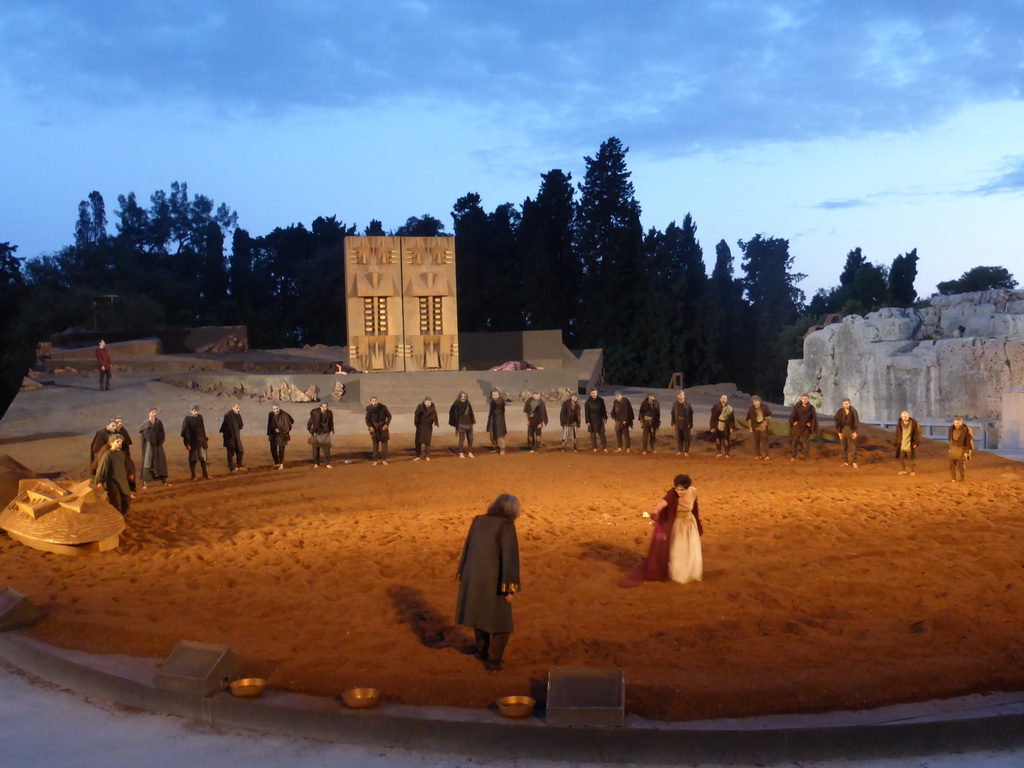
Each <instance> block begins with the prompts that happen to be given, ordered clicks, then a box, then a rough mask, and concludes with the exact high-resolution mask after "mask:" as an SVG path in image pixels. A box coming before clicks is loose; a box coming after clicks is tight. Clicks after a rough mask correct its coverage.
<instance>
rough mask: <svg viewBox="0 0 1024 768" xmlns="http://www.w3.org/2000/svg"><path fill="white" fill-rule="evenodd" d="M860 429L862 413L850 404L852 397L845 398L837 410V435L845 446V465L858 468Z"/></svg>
mask: <svg viewBox="0 0 1024 768" xmlns="http://www.w3.org/2000/svg"><path fill="white" fill-rule="evenodd" d="M859 429H860V415H859V414H858V413H857V409H856V408H854V407H853V406H852V405H850V398H848V397H844V398H843V407H842V408H840V409H839V410H838V411H836V435H838V436H839V442H840V443H842V446H843V466H844V467H848V466H850V465H851V464H852V465H853V468H854V469H857V430H859Z"/></svg>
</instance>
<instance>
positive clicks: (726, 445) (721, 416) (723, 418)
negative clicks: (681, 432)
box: [710, 395, 736, 459]
mask: <svg viewBox="0 0 1024 768" xmlns="http://www.w3.org/2000/svg"><path fill="white" fill-rule="evenodd" d="M710 426H711V434H712V435H713V436H714V438H715V448H716V449H718V453H717V454H716V458H722V456H725V458H727V459H728V458H729V449H730V448H731V446H732V433H733V432H735V431H736V414H735V413H734V412H733V409H732V406H731V405H729V398H728V397H727V396H725V395H722V396H721V397H720V398H718V402H717V403H715V404H714V405H713V406H711V423H710Z"/></svg>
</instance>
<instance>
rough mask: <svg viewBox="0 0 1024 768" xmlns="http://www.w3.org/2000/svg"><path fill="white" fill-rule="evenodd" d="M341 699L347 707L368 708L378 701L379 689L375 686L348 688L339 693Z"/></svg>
mask: <svg viewBox="0 0 1024 768" xmlns="http://www.w3.org/2000/svg"><path fill="white" fill-rule="evenodd" d="M341 700H342V701H343V702H345V706H346V707H348V708H349V709H370V707H376V706H377V703H378V702H379V701H380V691H378V690H377V689H376V688H349V689H348V690H347V691H344V692H343V693H342V694H341Z"/></svg>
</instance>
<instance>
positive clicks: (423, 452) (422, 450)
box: [416, 443, 430, 458]
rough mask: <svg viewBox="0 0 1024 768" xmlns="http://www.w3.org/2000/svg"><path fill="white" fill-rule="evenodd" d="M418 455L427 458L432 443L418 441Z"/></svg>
mask: <svg viewBox="0 0 1024 768" xmlns="http://www.w3.org/2000/svg"><path fill="white" fill-rule="evenodd" d="M416 455H417V456H422V457H423V458H427V457H428V456H429V455H430V443H416Z"/></svg>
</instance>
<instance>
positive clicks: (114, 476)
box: [94, 433, 132, 516]
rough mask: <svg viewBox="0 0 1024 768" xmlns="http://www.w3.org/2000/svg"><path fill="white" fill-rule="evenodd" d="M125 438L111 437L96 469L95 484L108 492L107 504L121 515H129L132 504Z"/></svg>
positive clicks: (114, 435)
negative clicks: (122, 448) (123, 447)
mask: <svg viewBox="0 0 1024 768" xmlns="http://www.w3.org/2000/svg"><path fill="white" fill-rule="evenodd" d="M123 442H124V440H123V438H122V437H121V436H120V435H118V434H116V433H115V434H113V435H111V436H110V441H109V442H108V443H107V446H108V447H107V450H105V451H102V452H101V454H100V456H99V458H98V461H97V467H96V476H95V478H94V479H95V482H96V485H98V486H100V487H102V488H103V489H104V490H105V491H106V492H107V502H108V503H109V504H110V506H112V507H113V508H114V509H116V510H117V511H118V512H120V513H121V515H122V516H127V515H128V508H129V506H130V504H131V502H130V499H131V487H130V486H131V484H132V480H131V477H130V475H129V468H128V462H127V458H128V457H127V456H125V455H124V451H123V450H121V446H122V443H123Z"/></svg>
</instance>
